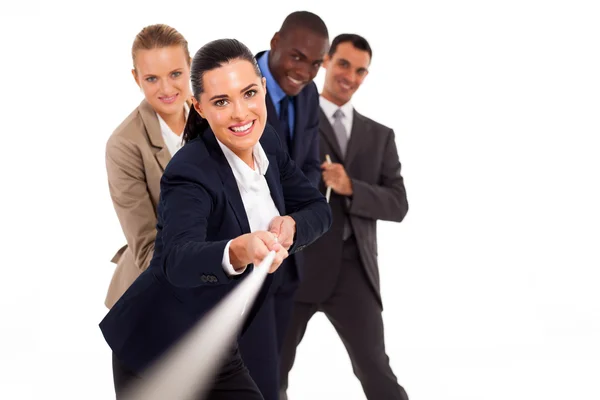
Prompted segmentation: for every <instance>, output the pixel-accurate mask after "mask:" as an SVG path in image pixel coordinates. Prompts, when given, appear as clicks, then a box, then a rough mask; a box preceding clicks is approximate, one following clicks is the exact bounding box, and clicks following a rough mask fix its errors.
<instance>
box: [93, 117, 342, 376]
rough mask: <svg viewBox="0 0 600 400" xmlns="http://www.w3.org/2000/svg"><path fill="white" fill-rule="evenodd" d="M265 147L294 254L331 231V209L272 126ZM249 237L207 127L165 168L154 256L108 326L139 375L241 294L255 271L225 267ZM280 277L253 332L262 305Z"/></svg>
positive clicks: (112, 342)
mask: <svg viewBox="0 0 600 400" xmlns="http://www.w3.org/2000/svg"><path fill="white" fill-rule="evenodd" d="M260 143H261V145H262V146H263V149H264V151H265V153H266V154H267V158H268V159H269V167H268V169H267V172H266V175H265V178H266V181H267V183H268V186H269V189H270V191H271V196H272V198H273V201H274V203H275V206H276V207H277V209H278V210H279V212H280V214H281V215H290V216H291V217H292V218H294V220H295V221H296V236H295V238H294V243H293V245H292V247H291V248H290V250H289V253H290V254H293V253H295V252H297V251H299V250H302V249H303V248H304V247H305V246H307V245H308V244H310V243H312V242H313V241H315V240H316V239H317V238H318V237H320V236H321V235H322V234H323V233H325V232H326V231H327V230H328V229H329V227H330V226H331V221H332V219H331V211H330V208H329V205H328V204H327V202H326V201H325V198H324V197H323V195H322V194H321V193H320V192H319V191H318V189H317V188H316V187H314V186H313V185H312V184H311V183H310V182H309V181H308V179H307V178H306V177H305V175H304V174H303V173H302V172H301V171H300V169H299V168H298V167H297V166H296V164H295V163H294V162H293V161H292V160H291V159H290V157H289V156H288V154H287V153H286V152H285V150H284V148H283V144H282V141H281V140H280V139H279V137H278V135H277V133H276V132H275V130H274V129H273V128H272V127H271V126H269V125H268V124H267V126H266V127H265V131H264V133H263V135H262V137H261V139H260ZM249 232H250V226H249V223H248V218H247V216H246V212H245V209H244V205H243V203H242V198H241V196H240V193H239V190H238V187H237V183H236V180H235V178H234V176H233V172H232V170H231V167H230V166H229V164H228V162H227V159H226V158H225V156H224V155H223V152H222V150H221V148H220V147H219V145H218V143H217V140H216V138H215V136H214V133H213V132H212V131H211V130H210V129H207V130H206V131H205V132H204V134H203V135H201V136H200V137H198V138H196V139H194V140H192V141H191V142H189V143H188V144H186V145H185V146H183V148H182V149H181V150H179V151H178V152H177V153H176V154H175V156H174V157H173V159H172V160H171V162H170V163H169V165H168V166H167V168H166V169H165V172H164V175H163V177H162V179H161V194H160V202H159V205H158V223H157V236H156V243H155V251H154V257H153V259H152V261H151V263H150V266H149V268H148V269H147V270H146V271H144V272H143V273H142V274H141V275H140V276H139V277H138V279H137V280H136V281H135V282H134V283H133V284H132V285H131V286H130V288H129V289H128V290H127V291H126V292H125V294H124V295H123V296H122V297H121V298H120V299H119V301H118V302H117V303H116V304H115V305H114V307H113V308H112V309H111V310H110V311H109V313H108V314H107V315H106V317H105V318H104V319H103V320H102V322H101V323H100V328H101V330H102V333H103V335H104V337H105V339H106V341H107V342H108V344H109V346H110V347H111V348H112V350H113V352H114V353H115V355H116V356H117V358H118V359H119V360H120V361H121V362H122V363H124V364H125V365H126V366H128V367H129V368H131V369H132V370H133V371H137V372H139V371H142V370H143V369H144V368H145V367H147V366H148V365H149V364H150V363H151V362H152V361H154V360H155V359H156V358H157V357H159V356H160V355H161V354H162V353H163V352H164V351H165V350H167V349H168V348H169V347H170V346H171V345H172V344H174V343H175V342H176V341H177V340H178V339H180V338H181V337H182V336H183V335H184V334H185V333H186V331H187V330H188V329H190V328H191V327H192V326H193V325H194V324H195V323H196V322H197V321H198V320H199V319H200V318H202V316H203V315H204V314H205V313H206V312H207V311H209V310H210V309H212V308H213V307H214V306H215V305H216V304H217V303H218V302H219V301H220V300H221V299H223V297H224V296H225V295H226V294H227V293H228V292H230V291H231V290H233V289H234V288H235V287H236V286H237V285H238V284H239V283H240V282H241V281H242V280H243V279H244V278H245V277H246V276H247V275H248V274H249V273H250V272H251V271H252V269H253V266H252V265H250V266H249V267H248V268H247V269H246V271H245V272H244V273H243V274H240V275H237V276H231V277H230V276H228V275H227V274H226V273H225V272H224V270H223V267H222V259H223V252H224V250H225V245H226V244H227V242H228V241H229V240H231V239H233V238H235V237H237V236H239V235H242V234H244V233H249ZM281 268H285V264H284V265H282V266H281ZM273 275H274V274H270V275H269V276H268V278H267V281H266V283H265V284H264V285H263V287H262V289H261V293H259V296H258V297H257V300H256V303H255V304H254V307H253V310H254V311H253V312H252V311H251V312H249V316H248V319H247V320H246V321H245V326H247V325H248V324H249V323H250V321H251V318H252V316H253V315H254V314H255V313H256V310H257V309H258V307H260V303H261V301H262V299H264V297H265V296H266V293H267V292H268V290H269V285H270V282H271V281H272V279H273V278H272V276H273Z"/></svg>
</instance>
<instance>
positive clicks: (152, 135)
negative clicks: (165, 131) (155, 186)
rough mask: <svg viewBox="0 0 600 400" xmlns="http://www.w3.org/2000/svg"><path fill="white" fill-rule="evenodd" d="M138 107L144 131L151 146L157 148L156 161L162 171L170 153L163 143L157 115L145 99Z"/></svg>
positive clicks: (169, 158) (169, 157) (169, 159)
mask: <svg viewBox="0 0 600 400" xmlns="http://www.w3.org/2000/svg"><path fill="white" fill-rule="evenodd" d="M138 109H139V111H140V116H141V117H142V121H143V122H144V126H145V127H146V132H147V133H148V138H149V139H150V143H151V144H152V146H154V147H156V148H158V149H159V150H158V151H157V152H156V154H155V157H156V160H157V161H158V164H159V165H160V167H161V168H162V170H163V171H164V170H165V168H166V167H167V164H168V163H169V161H171V153H170V152H169V149H168V148H167V146H166V145H165V141H164V140H163V137H162V133H161V132H160V124H159V122H158V117H157V116H156V113H155V112H154V110H153V109H152V107H151V106H150V104H148V102H147V101H146V100H142V102H141V103H140V106H139V107H138Z"/></svg>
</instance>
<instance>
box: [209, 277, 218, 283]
mask: <svg viewBox="0 0 600 400" xmlns="http://www.w3.org/2000/svg"><path fill="white" fill-rule="evenodd" d="M210 281H211V282H212V283H217V277H216V276H214V275H213V276H211V277H210Z"/></svg>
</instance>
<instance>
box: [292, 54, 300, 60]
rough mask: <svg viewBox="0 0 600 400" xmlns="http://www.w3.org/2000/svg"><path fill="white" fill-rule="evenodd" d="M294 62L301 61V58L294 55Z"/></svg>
mask: <svg viewBox="0 0 600 400" xmlns="http://www.w3.org/2000/svg"><path fill="white" fill-rule="evenodd" d="M292 60H294V61H300V56H299V55H297V54H292Z"/></svg>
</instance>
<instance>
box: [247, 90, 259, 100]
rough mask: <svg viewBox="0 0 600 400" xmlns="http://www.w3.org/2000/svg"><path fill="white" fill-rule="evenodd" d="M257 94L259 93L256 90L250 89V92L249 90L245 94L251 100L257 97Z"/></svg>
mask: <svg viewBox="0 0 600 400" xmlns="http://www.w3.org/2000/svg"><path fill="white" fill-rule="evenodd" d="M256 93H258V92H257V91H256V90H254V89H250V90H248V91H247V92H246V93H245V97H246V98H247V99H249V98H251V97H254V96H256Z"/></svg>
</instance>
